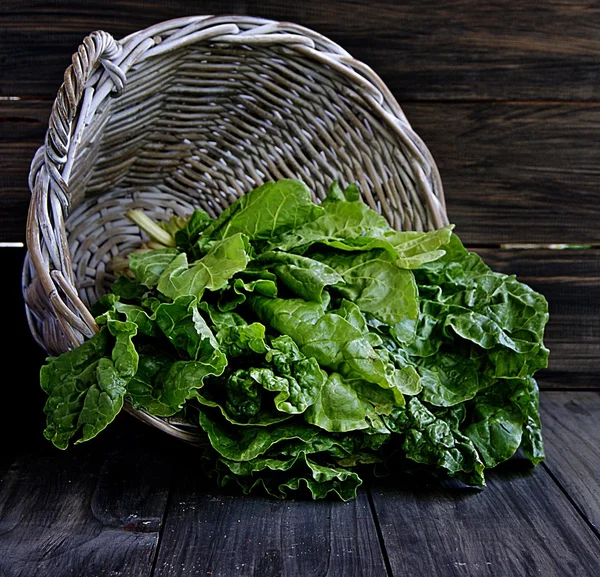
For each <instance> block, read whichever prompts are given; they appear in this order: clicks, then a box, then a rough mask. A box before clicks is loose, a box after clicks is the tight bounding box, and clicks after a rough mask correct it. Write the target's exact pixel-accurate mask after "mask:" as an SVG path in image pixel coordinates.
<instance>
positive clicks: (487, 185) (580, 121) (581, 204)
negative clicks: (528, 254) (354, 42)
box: [404, 103, 600, 246]
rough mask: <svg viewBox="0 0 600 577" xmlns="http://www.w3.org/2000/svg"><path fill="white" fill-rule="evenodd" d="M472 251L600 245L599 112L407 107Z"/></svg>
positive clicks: (560, 107) (593, 108) (558, 107)
mask: <svg viewBox="0 0 600 577" xmlns="http://www.w3.org/2000/svg"><path fill="white" fill-rule="evenodd" d="M404 109H405V113H406V115H407V117H408V119H409V120H410V122H411V124H412V125H413V127H414V129H415V130H416V132H417V133H418V134H419V135H420V136H421V138H422V139H423V140H424V141H425V143H426V144H427V145H428V146H429V148H430V150H431V152H432V154H433V157H434V158H435V159H436V162H437V164H438V167H439V169H440V174H441V178H442V182H443V183H444V190H445V194H446V202H447V211H448V216H449V218H450V221H451V222H453V223H455V224H456V232H457V233H458V234H459V235H460V236H461V238H463V239H464V240H465V242H467V243H469V244H471V245H472V246H486V245H490V244H492V245H499V244H504V243H519V242H520V243H536V242H537V243H575V244H600V228H599V227H598V226H597V223H598V220H599V218H600V203H599V202H598V200H599V198H600V197H599V193H600V187H599V185H598V177H599V174H600V173H599V171H598V166H600V147H598V145H597V144H598V142H600V106H598V105H585V104H582V105H565V104H545V103H536V104H523V103H508V104H471V103H470V104H452V105H449V104H443V103H440V104H437V105H432V104H421V103H418V104H416V103H415V104H407V105H405V106H404Z"/></svg>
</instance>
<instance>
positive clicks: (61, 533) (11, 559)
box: [0, 407, 172, 577]
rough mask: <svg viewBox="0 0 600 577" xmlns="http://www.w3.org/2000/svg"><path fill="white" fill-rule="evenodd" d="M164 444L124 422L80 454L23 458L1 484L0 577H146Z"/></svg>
mask: <svg viewBox="0 0 600 577" xmlns="http://www.w3.org/2000/svg"><path fill="white" fill-rule="evenodd" d="M32 410H33V407H32ZM164 437H165V435H164V434H159V433H158V431H156V432H155V431H153V430H150V428H149V427H147V426H146V425H142V424H141V423H137V421H136V422H133V419H132V418H131V417H129V416H127V415H123V416H122V419H119V422H118V423H113V424H112V425H111V428H110V430H107V431H105V432H104V433H103V437H102V439H100V438H98V439H97V440H95V441H90V442H89V444H87V446H85V447H84V446H79V447H74V448H70V449H69V450H68V451H67V452H64V453H63V452H61V451H59V450H58V449H53V448H52V447H49V448H48V447H42V448H35V449H34V450H32V451H30V452H22V454H21V456H20V457H19V458H18V459H17V461H16V462H15V463H14V464H13V466H12V467H11V468H10V469H9V470H8V471H7V472H6V473H5V474H4V475H3V477H2V482H1V484H0V575H3V576H4V575H6V576H10V577H21V576H22V577H36V576H40V577H41V576H44V577H46V576H48V575H53V576H55V577H63V576H65V577H66V576H67V575H82V576H83V575H86V576H88V575H89V576H90V577H92V576H100V575H124V576H125V575H127V576H133V575H135V576H136V577H138V576H139V577H142V576H144V575H150V572H151V568H152V561H153V558H154V554H155V550H156V546H157V543H158V539H159V529H160V525H161V522H162V516H163V513H164V510H165V506H166V502H167V494H168V488H169V484H170V481H171V468H172V461H171V459H170V456H169V455H170V454H171V452H172V451H171V450H170V449H169V447H166V446H165V445H164V444H163V445H162V449H161V448H160V446H161V443H165V442H166V440H165V439H164Z"/></svg>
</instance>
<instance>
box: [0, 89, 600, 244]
mask: <svg viewBox="0 0 600 577" xmlns="http://www.w3.org/2000/svg"><path fill="white" fill-rule="evenodd" d="M50 107H51V102H48V101H40V100H24V101H0V218H2V222H3V227H2V229H1V230H0V240H3V241H9V240H18V241H22V240H23V238H24V234H25V232H24V226H25V219H26V213H27V206H28V202H29V189H28V186H27V175H28V173H29V166H30V163H31V159H32V157H33V154H34V153H35V151H36V150H37V147H38V146H39V145H41V144H42V143H43V139H44V134H45V131H46V126H47V118H48V115H49V113H50ZM404 109H405V112H406V114H407V116H408V118H409V120H410V121H411V123H412V124H413V126H414V128H415V130H416V131H417V133H418V134H419V135H420V136H421V138H423V140H424V141H425V143H426V144H427V145H428V147H429V148H430V149H431V151H432V154H433V155H434V158H435V159H436V162H437V164H438V166H439V168H440V173H441V176H442V180H443V183H444V189H445V193H446V200H447V210H448V214H449V217H450V220H451V221H452V222H454V223H455V224H456V227H457V228H456V232H457V233H459V235H460V236H461V238H462V239H463V240H464V241H465V242H466V243H467V244H469V245H471V246H489V245H499V244H504V243H576V244H582V243H583V244H594V245H600V228H599V227H598V226H597V223H598V220H599V219H600V203H599V202H598V198H599V197H598V192H599V189H598V168H597V167H598V166H600V147H598V146H597V143H598V142H599V141H600V105H591V104H582V105H577V106H575V105H566V104H560V105H549V104H519V103H513V104H503V105H499V104H491V103H486V104H476V103H469V104H452V105H447V104H444V103H427V104H415V103H412V104H408V105H406V106H404Z"/></svg>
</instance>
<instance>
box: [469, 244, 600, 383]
mask: <svg viewBox="0 0 600 577" xmlns="http://www.w3.org/2000/svg"><path fill="white" fill-rule="evenodd" d="M475 251H476V252H477V253H478V254H479V255H480V256H481V257H482V258H483V259H484V261H485V262H486V263H487V264H488V265H489V266H490V267H491V268H492V269H494V270H497V271H498V272H503V273H506V274H514V275H516V276H517V279H518V280H520V281H522V282H524V283H526V284H528V285H529V286H531V287H532V288H533V289H535V290H537V291H538V292H540V293H541V294H543V295H544V296H545V297H546V299H547V300H548V308H549V312H550V318H549V321H548V324H547V326H546V332H545V343H546V345H547V346H548V348H549V349H550V358H549V361H548V369H547V370H543V371H540V372H539V373H538V377H539V381H540V386H542V387H561V388H564V387H592V388H597V387H598V376H599V374H600V367H599V366H598V359H599V358H600V304H599V303H600V285H599V283H598V279H600V251H598V250H597V249H588V250H572V249H565V250H549V249H544V250H507V249H505V250H499V249H480V248H478V249H475Z"/></svg>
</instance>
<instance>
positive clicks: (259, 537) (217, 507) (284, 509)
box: [153, 449, 386, 577]
mask: <svg viewBox="0 0 600 577" xmlns="http://www.w3.org/2000/svg"><path fill="white" fill-rule="evenodd" d="M195 459H196V457H195V456H194V454H193V449H192V452H191V453H190V454H189V455H188V456H187V458H186V457H184V458H183V459H182V461H181V462H182V463H184V467H182V468H180V470H179V472H178V473H177V474H176V478H177V483H176V485H175V487H174V490H173V494H172V498H171V500H170V507H169V510H168V512H167V516H166V521H165V529H164V533H163V538H162V541H161V546H160V549H159V552H158V556H157V561H156V569H155V572H154V574H153V577H179V576H180V575H182V574H183V569H184V568H185V575H188V576H190V577H193V576H198V577H200V576H205V575H211V576H212V577H230V576H231V575H236V576H239V577H244V576H251V575H260V576H261V577H271V576H272V577H275V576H278V575H286V577H287V576H289V577H292V576H296V575H297V576H299V577H300V576H302V577H304V576H306V575H319V576H320V577H325V576H327V577H333V576H339V577H353V576H356V577H359V576H360V577H362V576H364V575H369V577H379V576H383V575H386V570H385V564H384V560H383V554H382V551H381V549H380V545H379V541H378V538H377V533H376V529H375V524H374V521H373V517H372V514H371V510H370V507H369V503H368V500H367V495H366V493H365V491H360V492H359V496H358V498H357V499H356V500H354V501H350V502H348V503H342V502H338V501H336V500H333V499H332V500H323V501H310V500H299V499H289V500H281V501H280V500H277V499H270V498H263V497H262V496H260V495H248V496H242V495H241V494H240V493H239V492H235V491H234V490H233V489H232V490H231V491H227V490H219V489H217V490H215V488H214V487H213V486H212V485H211V484H210V483H209V482H207V480H206V479H205V478H203V476H202V475H201V474H199V473H196V472H195V469H194V468H193V466H192V467H191V468H190V464H192V463H194V460H195Z"/></svg>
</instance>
